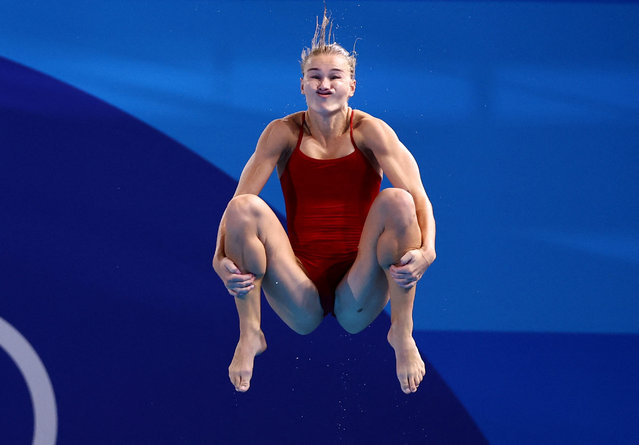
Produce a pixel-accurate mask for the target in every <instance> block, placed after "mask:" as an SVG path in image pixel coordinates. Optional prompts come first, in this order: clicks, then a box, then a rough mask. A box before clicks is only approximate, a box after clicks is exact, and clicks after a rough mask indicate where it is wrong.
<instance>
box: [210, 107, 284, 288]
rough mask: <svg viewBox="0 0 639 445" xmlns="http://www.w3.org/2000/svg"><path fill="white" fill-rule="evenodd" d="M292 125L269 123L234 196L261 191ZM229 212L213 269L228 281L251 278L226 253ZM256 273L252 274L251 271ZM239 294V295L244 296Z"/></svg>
mask: <svg viewBox="0 0 639 445" xmlns="http://www.w3.org/2000/svg"><path fill="white" fill-rule="evenodd" d="M291 134H292V133H291V128H290V125H289V123H287V121H286V119H277V120H274V121H273V122H271V123H270V124H268V125H267V126H266V128H265V129H264V131H263V132H262V135H261V136H260V138H259V140H258V141H257V146H256V147H255V152H254V153H253V155H252V156H251V157H250V159H249V160H248V162H247V163H246V165H245V166H244V169H243V170H242V175H241V176H240V181H239V183H238V185H237V188H236V189H235V194H234V195H233V197H235V196H238V195H245V194H253V195H258V194H259V193H260V192H261V191H262V188H264V185H265V184H266V181H268V178H269V177H270V176H271V174H272V173H273V170H274V169H275V166H276V165H277V162H278V161H279V160H280V158H281V157H282V155H283V153H284V152H285V151H286V150H287V149H289V148H290V147H289V146H290V144H291ZM225 216H226V212H224V214H223V215H222V219H221V221H220V226H219V228H218V232H217V243H216V246H215V254H214V256H213V269H214V270H215V272H216V273H217V274H218V275H219V277H220V278H221V279H222V281H224V284H225V285H227V288H228V283H229V281H230V280H238V281H243V282H246V281H251V282H252V279H251V278H247V277H249V275H241V272H240V270H239V269H238V267H237V266H236V265H235V264H234V263H233V262H232V261H231V260H230V259H228V258H227V257H226V255H225V249H224V239H225V236H224V235H225V232H226V218H225ZM250 277H252V275H250ZM242 295H243V294H239V293H238V294H237V295H236V296H242Z"/></svg>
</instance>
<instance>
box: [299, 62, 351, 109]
mask: <svg viewBox="0 0 639 445" xmlns="http://www.w3.org/2000/svg"><path fill="white" fill-rule="evenodd" d="M301 88H302V94H303V95H305V96H306V103H307V105H308V108H309V109H312V110H314V111H317V112H320V113H330V112H332V111H337V110H340V109H343V108H345V107H346V104H347V103H348V99H349V98H350V97H352V96H353V94H355V79H352V78H351V74H350V68H349V66H348V61H347V60H346V58H345V57H343V56H340V55H329V54H321V55H317V56H313V57H311V58H310V59H309V60H308V62H307V63H306V70H305V72H304V77H302V83H301Z"/></svg>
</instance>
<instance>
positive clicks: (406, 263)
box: [389, 249, 435, 289]
mask: <svg viewBox="0 0 639 445" xmlns="http://www.w3.org/2000/svg"><path fill="white" fill-rule="evenodd" d="M433 261H435V252H434V251H431V250H426V251H424V250H422V249H413V250H409V251H408V252H406V253H405V254H404V256H402V257H401V259H400V260H399V263H397V264H393V265H392V266H391V267H390V269H389V270H390V274H391V277H393V279H394V280H395V282H396V283H397V284H398V285H399V286H400V287H403V288H404V289H410V288H411V287H413V286H415V285H416V284H417V282H418V281H419V280H420V279H421V277H422V276H423V275H424V273H425V272H426V269H428V267H429V266H430V265H431V264H432V263H433Z"/></svg>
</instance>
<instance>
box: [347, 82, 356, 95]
mask: <svg viewBox="0 0 639 445" xmlns="http://www.w3.org/2000/svg"><path fill="white" fill-rule="evenodd" d="M356 86H357V81H356V80H355V79H351V84H350V92H349V93H348V97H353V95H354V94H355V87H356Z"/></svg>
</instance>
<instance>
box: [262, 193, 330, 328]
mask: <svg viewBox="0 0 639 445" xmlns="http://www.w3.org/2000/svg"><path fill="white" fill-rule="evenodd" d="M258 199H260V198H258ZM260 201H261V211H260V224H259V225H258V237H259V238H260V240H261V241H262V243H263V245H264V249H265V253H266V272H265V274H264V277H263V279H262V289H263V291H264V294H265V296H266V298H267V300H268V302H269V304H270V305H271V307H272V308H273V309H274V310H275V312H276V313H277V314H278V315H279V316H280V317H281V318H282V319H283V320H284V321H285V322H286V323H287V324H289V325H292V324H298V323H296V322H302V321H304V320H306V319H308V318H309V317H310V318H311V319H314V318H315V317H316V316H317V314H321V316H323V313H324V312H323V310H322V308H321V305H320V300H319V295H318V291H317V288H316V287H315V284H314V283H313V282H312V281H311V279H310V278H309V277H308V276H307V274H306V272H305V271H304V269H303V268H302V265H301V263H300V261H299V260H298V259H297V257H296V256H295V253H294V252H293V248H292V246H291V242H290V240H289V238H288V235H287V234H286V231H285V230H284V227H282V224H281V222H280V220H279V219H278V218H277V215H275V213H274V212H273V210H272V209H271V208H270V207H269V206H268V204H266V203H265V202H264V201H262V200H261V199H260ZM296 330H297V329H296Z"/></svg>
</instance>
